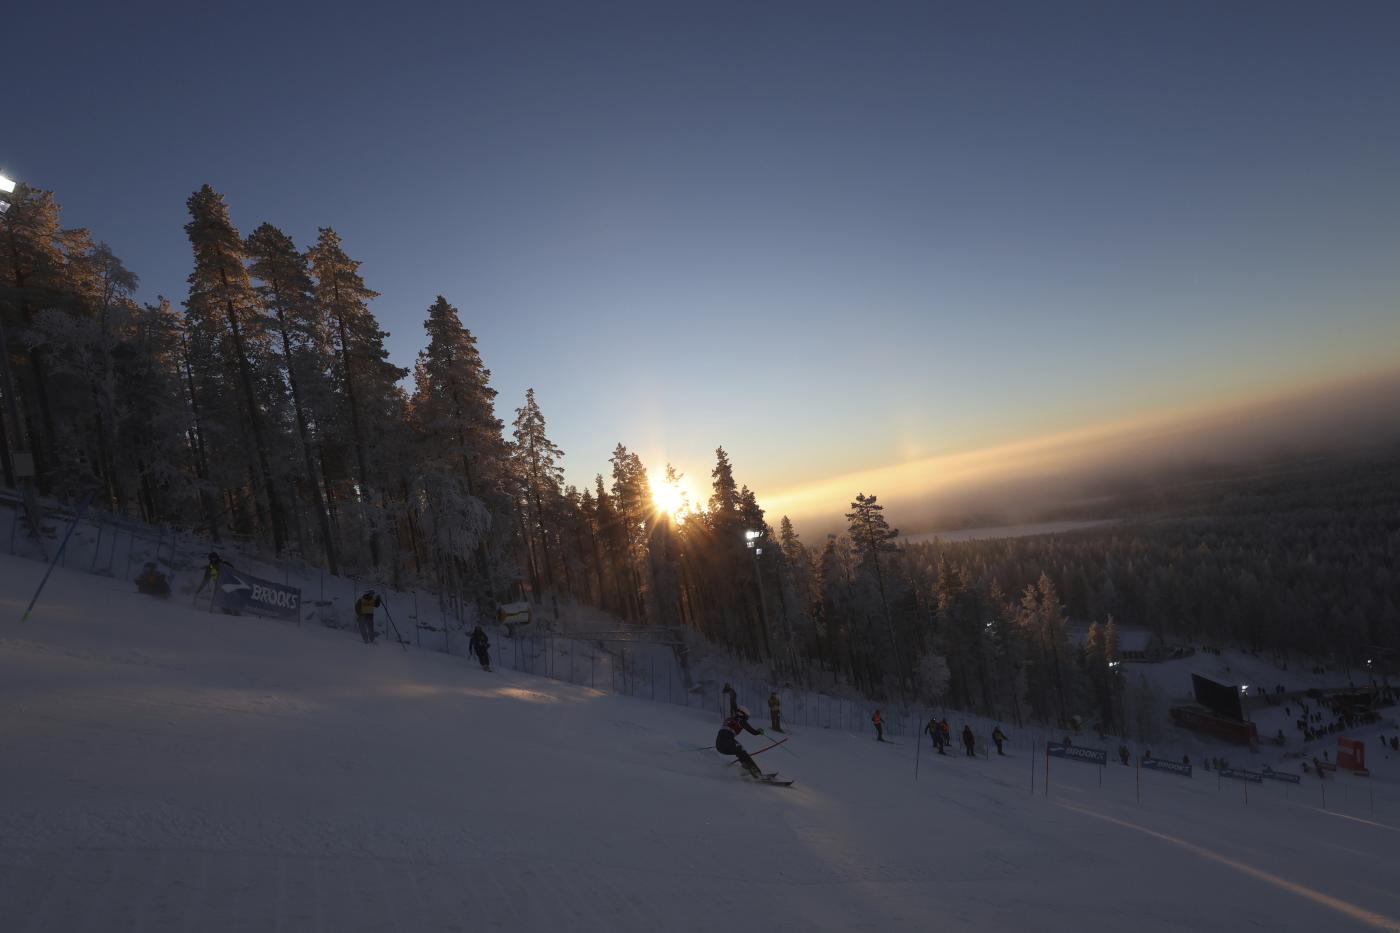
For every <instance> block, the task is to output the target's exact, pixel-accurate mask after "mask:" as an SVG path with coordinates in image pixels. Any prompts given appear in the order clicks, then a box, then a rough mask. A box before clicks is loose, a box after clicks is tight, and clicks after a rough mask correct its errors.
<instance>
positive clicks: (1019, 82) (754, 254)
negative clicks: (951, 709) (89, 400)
mask: <svg viewBox="0 0 1400 933" xmlns="http://www.w3.org/2000/svg"><path fill="white" fill-rule="evenodd" d="M6 34H7V52H6V71H7V73H8V74H9V75H10V76H11V80H9V81H7V82H6V85H7V89H6V91H5V94H6V98H7V99H6V114H7V116H6V120H5V124H4V130H3V131H0V169H3V170H4V171H6V172H7V173H9V174H10V175H12V176H14V177H17V178H21V179H24V180H26V181H29V182H31V183H33V184H35V185H38V186H40V187H46V188H51V189H53V190H54V191H55V192H56V194H57V196H58V198H59V200H60V202H61V203H62V204H63V205H64V208H65V221H66V222H67V223H69V224H72V225H85V226H88V227H90V228H91V229H92V230H93V231H94V232H95V234H96V235H97V236H99V237H100V238H102V239H105V240H107V241H108V242H109V243H110V244H111V245H112V247H113V248H114V249H115V250H116V251H117V253H118V254H119V255H121V256H122V257H123V258H124V259H125V260H126V262H127V264H128V265H129V266H130V267H131V268H132V269H133V270H134V271H136V272H137V273H138V274H139V275H140V276H141V277H142V282H143V291H142V297H145V298H153V297H154V295H155V294H157V293H164V294H166V295H168V296H169V297H171V298H173V299H176V300H178V299H180V298H182V297H183V294H184V277H185V275H186V274H187V273H188V269H189V250H188V245H187V243H186V242H185V240H184V235H183V230H182V226H183V224H184V221H185V215H184V200H185V198H186V197H187V196H188V195H189V193H190V192H191V191H193V190H194V189H195V188H197V187H198V186H199V185H201V184H203V183H206V182H207V183H209V184H211V185H213V186H214V187H215V188H216V189H218V190H219V191H221V192H223V193H224V194H225V195H226V196H227V198H228V200H229V203H230V206H231V209H232V212H233V215H234V219H235V221H236V222H237V223H238V224H239V225H240V227H241V228H242V229H243V230H244V232H247V231H249V230H251V229H252V228H253V227H255V226H256V225H257V224H258V223H260V222H262V221H264V220H266V221H270V222H272V223H274V224H277V225H278V226H281V227H282V228H283V229H285V230H287V231H288V232H289V233H290V234H292V235H293V236H294V237H295V238H296V239H297V241H298V242H299V243H301V244H303V245H306V244H308V243H309V242H310V241H311V240H312V239H313V238H314V236H315V230H316V227H317V226H321V225H329V226H333V227H335V228H336V229H337V230H338V231H339V232H340V233H341V235H342V236H343V238H344V240H345V243H346V247H347V249H348V250H349V252H350V253H351V254H352V255H353V256H355V257H356V258H357V259H360V260H361V261H362V262H363V263H364V266H363V270H362V271H363V273H364V275H365V278H366V281H367V282H368V283H369V285H370V286H371V287H373V288H375V289H376V290H378V291H379V292H381V294H382V297H381V298H380V299H379V301H378V302H377V303H376V306H375V310H376V313H377V314H378V315H379V317H380V319H381V320H382V321H383V323H384V326H385V327H386V328H387V329H388V330H389V331H391V332H392V338H391V342H390V346H391V349H392V352H393V355H394V356H395V358H396V359H397V361H398V362H400V363H402V364H403V365H406V366H411V365H412V360H413V358H414V355H415V354H416V352H417V351H418V349H419V348H420V347H421V345H422V342H423V338H422V330H421V323H422V320H423V318H424V317H425V313H426V308H427V306H428V305H429V304H430V303H431V301H432V300H433V297H434V296H435V295H437V294H438V293H442V294H444V295H446V296H447V297H448V299H449V300H450V301H452V302H453V303H454V304H456V305H457V306H458V307H459V308H460V309H461V310H462V312H463V317H464V319H465V321H466V323H467V325H468V326H469V327H471V328H472V330H473V331H474V332H475V333H476V334H477V335H478V337H479V339H480V342H481V348H482V352H483V354H484V356H485V358H486V361H487V363H488V365H489V366H490V367H491V368H492V370H493V372H494V374H495V375H494V381H495V385H496V387H497V388H498V389H499V390H500V393H501V396H500V399H501V403H502V416H503V417H504V418H506V420H509V418H510V417H511V414H512V412H511V409H513V408H514V406H516V405H519V404H520V403H521V400H522V399H523V396H524V392H525V389H526V387H527V386H534V387H535V389H536V392H537V395H538V398H539V401H540V403H541V405H542V406H543V408H544V412H545V415H546V417H547V419H548V420H549V422H550V425H551V430H552V433H553V434H554V436H555V439H556V440H557V442H558V443H559V444H560V445H561V446H562V447H563V448H564V449H565V451H566V452H567V454H568V456H567V457H566V465H567V467H568V469H569V477H570V479H571V480H573V481H586V480H587V479H588V478H589V477H591V475H592V473H593V472H595V471H598V470H602V469H605V468H606V458H607V455H608V453H609V451H610V450H611V448H612V446H613V445H614V444H616V443H617V442H618V441H622V442H623V443H626V444H628V445H629V446H632V447H634V448H636V449H638V450H640V451H641V452H642V453H643V456H644V457H645V458H646V459H647V461H648V464H649V465H650V466H654V467H657V468H659V467H660V466H661V465H662V461H663V460H664V459H667V458H669V459H671V460H673V461H674V462H676V464H677V466H678V467H679V468H681V469H682V470H684V471H686V472H687V473H688V474H690V475H691V476H692V477H693V478H695V479H696V480H697V485H698V484H699V483H700V482H702V481H703V478H704V477H705V476H706V474H707V473H708V469H709V465H710V461H711V456H712V454H711V452H712V450H713V448H714V447H715V446H717V445H719V444H724V445H725V446H726V447H727V448H728V449H729V450H730V452H731V454H732V455H733V457H734V460H735V463H736V466H737V468H738V470H739V476H740V479H741V480H743V481H747V482H749V483H750V484H752V485H753V486H754V487H755V488H756V489H757V490H758V491H759V492H760V494H761V495H764V494H772V495H777V494H778V493H780V492H782V491H783V490H784V489H786V488H787V487H789V486H791V485H794V484H799V483H809V482H814V481H817V480H820V479H822V478H823V477H828V476H832V475H839V474H844V473H848V472H853V471H858V470H863V469H873V468H878V467H882V466H888V465H890V464H895V463H901V462H907V461H917V460H920V459H922V458H927V457H932V456H935V455H940V454H948V453H955V452H959V451H965V450H970V449H976V448H979V447H992V446H997V445H1000V444H1005V443H1009V442H1014V441H1018V440H1024V439H1026V438H1031V437H1035V436H1041V435H1046V434H1053V433H1057V432H1062V431H1067V430H1072V429H1074V428H1077V427H1082V426H1085V425H1092V424H1097V423H1101V422H1105V421H1116V420H1121V419H1125V418H1132V417H1134V416H1137V415H1143V416H1146V415H1147V414H1148V413H1154V412H1162V411H1166V410H1174V409H1178V408H1183V409H1184V408H1190V409H1196V408H1199V406H1200V405H1202V404H1205V403H1210V402H1212V401H1213V400H1220V401H1225V400H1230V399H1235V398H1238V397H1241V396H1245V395H1249V394H1250V393H1267V392H1273V391H1280V390H1289V389H1293V388H1296V387H1298V386H1300V385H1305V384H1307V383H1309V382H1316V381H1328V380H1334V379H1338V378H1342V377H1344V376H1346V375H1348V374H1349V373H1353V372H1358V371H1372V370H1376V369H1380V368H1384V367H1386V366H1394V365H1396V363H1397V361H1400V313H1398V312H1397V304H1398V303H1400V302H1397V299H1400V264H1397V261H1396V260H1397V257H1400V225H1397V224H1396V223H1395V218H1396V217H1397V216H1400V184H1397V182H1396V179H1397V178H1400V171H1397V170H1398V169H1400V118H1397V110H1396V107H1395V100H1396V99H1397V94H1400V56H1397V55H1395V54H1394V42H1393V40H1394V37H1395V35H1397V34H1400V7H1397V6H1396V5H1394V4H1387V3H1349V4H1346V5H1335V4H1323V3H1314V4H1289V3H1261V4H1250V3H1232V4H1218V3H1180V2H1173V3H1162V4H1150V3H1128V4H1124V3H1098V4H1079V3H1026V4H1017V3H984V4H953V3H947V4H944V3H917V4H913V3H883V4H878V5H872V4H857V3H845V4H823V3H812V2H808V3H791V4H789V3H764V4H752V3H749V4H740V3H706V4H698V3H697V4H669V3H658V2H649V3H636V4H615V3H563V4H531V3H515V2H512V3H490V4H464V3H456V4H442V5H425V4H401V5H397V6H394V7H387V6H384V5H382V4H356V3H353V2H343V3H337V4H311V3H293V4H288V3H279V4H258V3H241V4H238V5H236V6H235V5H201V4H169V5H156V4H141V3H135V4H128V5H118V4H106V3H103V4H90V5H87V4H47V5H40V4H30V5H27V6H26V8H24V9H19V10H12V11H8V12H7V14H6ZM16 78H18V81H16V80H15V79H16ZM855 491H856V490H852V493H854V492H855ZM843 504H844V503H833V510H836V509H839V508H840V507H841V506H842V505H843Z"/></svg>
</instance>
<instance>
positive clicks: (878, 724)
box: [870, 709, 885, 742]
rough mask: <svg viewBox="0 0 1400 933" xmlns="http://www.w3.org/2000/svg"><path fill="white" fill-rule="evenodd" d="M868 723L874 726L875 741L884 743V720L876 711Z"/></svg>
mask: <svg viewBox="0 0 1400 933" xmlns="http://www.w3.org/2000/svg"><path fill="white" fill-rule="evenodd" d="M870 721H871V722H873V723H874V724H875V741H877V742H883V741H885V720H884V719H882V718H881V716H880V711H879V710H878V709H877V710H876V711H875V715H874V716H871V717H870Z"/></svg>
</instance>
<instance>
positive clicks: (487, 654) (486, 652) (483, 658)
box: [467, 625, 491, 671]
mask: <svg viewBox="0 0 1400 933" xmlns="http://www.w3.org/2000/svg"><path fill="white" fill-rule="evenodd" d="M490 648H491V640H490V639H489V638H487V637H486V629H484V628H482V627H481V626H480V625H478V626H477V627H476V628H474V629H472V637H471V638H470V639H468V641H467V650H469V651H470V652H471V653H472V654H474V655H476V659H477V660H478V661H480V662H481V669H482V670H483V671H489V670H491V651H490Z"/></svg>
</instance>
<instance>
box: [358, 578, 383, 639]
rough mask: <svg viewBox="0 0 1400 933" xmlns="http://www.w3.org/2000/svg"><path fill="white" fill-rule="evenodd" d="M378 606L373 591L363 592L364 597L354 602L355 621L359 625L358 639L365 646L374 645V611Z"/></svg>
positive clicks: (376, 597) (377, 600)
mask: <svg viewBox="0 0 1400 933" xmlns="http://www.w3.org/2000/svg"><path fill="white" fill-rule="evenodd" d="M379 605H380V602H379V597H378V596H376V595H375V593H374V590H365V595H363V596H361V597H360V598H359V599H357V600H355V619H356V621H358V622H359V623H360V638H361V639H362V640H363V641H364V643H365V644H367V645H372V644H374V639H375V636H376V633H375V631H374V610H376V609H378V608H379Z"/></svg>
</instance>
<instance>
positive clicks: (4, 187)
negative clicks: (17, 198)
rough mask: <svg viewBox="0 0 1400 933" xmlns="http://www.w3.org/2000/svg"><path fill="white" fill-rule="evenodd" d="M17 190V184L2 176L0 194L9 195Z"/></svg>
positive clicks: (0, 176)
mask: <svg viewBox="0 0 1400 933" xmlns="http://www.w3.org/2000/svg"><path fill="white" fill-rule="evenodd" d="M14 190H15V183H14V182H13V181H11V180H10V179H8V178H6V177H5V176H4V175H0V194H9V193H10V192H11V191H14Z"/></svg>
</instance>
